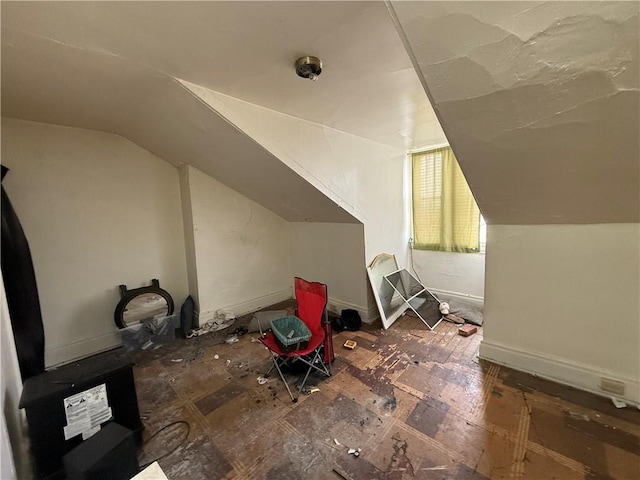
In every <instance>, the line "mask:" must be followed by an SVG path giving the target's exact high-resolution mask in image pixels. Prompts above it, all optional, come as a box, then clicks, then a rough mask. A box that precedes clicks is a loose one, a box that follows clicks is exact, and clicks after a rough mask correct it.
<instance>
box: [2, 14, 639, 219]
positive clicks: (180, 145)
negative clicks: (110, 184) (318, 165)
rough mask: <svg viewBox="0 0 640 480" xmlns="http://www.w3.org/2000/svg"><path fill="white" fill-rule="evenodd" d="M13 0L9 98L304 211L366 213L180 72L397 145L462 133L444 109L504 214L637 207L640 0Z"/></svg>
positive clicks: (577, 214) (5, 107)
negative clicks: (302, 59) (289, 161)
mask: <svg viewBox="0 0 640 480" xmlns="http://www.w3.org/2000/svg"><path fill="white" fill-rule="evenodd" d="M0 8H1V9H2V17H1V20H2V114H3V115H5V116H10V117H15V118H22V119H26V120H34V121H43V122H53V123H58V124H62V125H71V126H77V127H84V128H93V129H98V130H104V131H108V132H114V133H117V134H120V135H122V136H124V137H126V138H129V139H130V140H132V141H134V142H136V143H138V144H139V145H141V146H143V147H144V148H146V149H148V150H149V151H151V152H153V153H155V154H156V155H158V156H159V157H161V158H163V159H165V160H167V161H169V162H171V163H174V164H175V165H180V164H182V163H189V164H191V165H194V166H195V167H197V168H199V169H200V170H202V171H204V172H205V173H208V174H210V175H212V176H214V177H216V178H218V179H219V180H221V181H222V182H224V183H226V184H227V185H229V186H230V187H232V188H234V189H235V190H237V191H239V192H240V193H242V194H244V195H246V196H247V197H249V198H251V199H253V200H255V201H257V202H259V203H261V204H262V205H264V206H265V207H267V208H270V209H271V210H273V211H274V212H275V213H277V214H279V215H281V216H282V217H283V218H285V219H288V220H292V221H304V220H308V221H333V222H345V221H346V222H353V221H356V219H354V218H353V217H352V216H351V215H350V214H349V213H348V212H346V211H344V210H343V209H341V208H340V207H339V206H337V205H335V204H333V202H331V201H329V200H328V199H326V198H324V195H322V194H321V193H320V192H318V191H316V190H315V188H314V187H312V186H311V185H309V184H308V183H307V182H306V181H305V180H304V179H302V178H300V177H297V176H295V175H294V174H293V173H292V172H290V171H288V170H287V169H286V167H284V166H283V165H281V164H280V162H279V161H278V159H276V158H275V157H273V156H272V155H271V154H269V153H268V152H266V151H265V150H264V149H262V148H261V147H260V146H259V145H257V144H256V143H255V142H254V141H253V140H252V139H250V138H248V137H247V136H246V135H244V134H243V133H242V132H240V131H238V130H237V129H236V128H235V127H234V126H232V125H230V124H228V123H227V122H226V121H225V120H224V119H222V118H221V117H220V116H219V115H217V114H216V113H215V112H214V111H212V110H211V109H210V108H209V107H207V106H206V105H204V104H203V103H202V102H200V101H199V100H198V99H197V98H195V97H194V96H193V95H192V94H191V93H190V92H188V91H187V90H186V89H185V88H184V87H183V86H182V85H181V84H180V82H178V81H177V79H181V80H186V81H188V82H191V83H193V84H197V85H202V86H204V87H207V88H209V89H212V90H215V91H218V92H222V93H224V94H227V95H231V96H234V97H237V98H241V99H243V100H245V101H248V102H251V103H255V104H257V105H261V106H264V107H267V108H271V109H273V110H276V111H280V112H284V113H287V114H290V115H293V116H295V117H298V118H302V119H305V120H309V121H313V122H317V123H320V124H323V125H327V126H330V127H333V128H337V129H339V130H343V131H345V132H349V133H352V134H354V135H358V136H361V137H363V138H367V139H370V140H374V141H377V142H381V143H383V144H386V145H391V146H393V147H395V148H398V149H399V152H401V151H404V150H406V149H412V148H418V147H424V146H428V145H434V144H438V143H443V142H445V141H446V138H445V137H444V133H443V132H442V129H441V128H440V124H439V123H438V118H436V116H437V117H439V119H440V121H441V123H442V125H443V126H444V128H445V130H446V132H447V138H449V140H450V143H451V144H452V146H453V148H454V150H455V152H456V155H457V156H458V159H459V161H460V163H461V165H462V167H463V170H464V172H465V175H466V177H467V179H468V181H469V183H470V185H471V187H472V190H473V192H474V194H475V195H476V198H477V200H478V204H479V205H480V208H481V210H482V212H483V214H484V216H485V218H486V219H487V221H488V222H489V223H494V224H544V223H614V222H638V221H640V205H639V202H640V198H639V197H640V195H639V194H638V191H639V188H640V175H639V172H638V170H639V169H640V159H639V157H640V147H639V145H638V144H639V139H638V137H639V136H638V131H639V130H640V125H639V120H638V112H639V108H640V105H639V94H638V91H639V90H638V83H639V77H640V75H639V73H638V43H639V42H638V3H637V2H622V3H617V2H601V3H595V2H557V1H550V2H457V1H456V2H431V1H429V2H405V1H401V2H391V3H389V2H387V3H386V4H385V3H382V2H306V1H304V2H303V1H300V2H271V1H265V2H6V1H3V2H2V3H1V4H0ZM304 54H312V55H317V56H320V57H321V58H322V59H323V61H324V64H325V65H324V66H325V68H324V72H323V74H322V76H321V77H320V79H319V80H318V81H317V82H310V81H308V80H303V79H300V78H298V77H296V76H295V74H294V73H293V65H292V64H293V61H294V60H295V58H297V57H298V56H300V55H304ZM414 67H415V68H414ZM425 92H426V93H425ZM427 95H429V96H430V97H431V103H432V104H433V105H434V106H435V110H436V113H435V114H434V111H433V109H432V108H431V106H430V104H429V100H428V98H427ZM283 191H284V192H288V193H287V195H285V197H286V198H283V197H282V195H281V194H280V193H279V192H283ZM276 192H278V193H276ZM289 193H290V195H289ZM300 199H303V201H301V200H300Z"/></svg>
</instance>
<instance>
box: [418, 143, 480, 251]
mask: <svg viewBox="0 0 640 480" xmlns="http://www.w3.org/2000/svg"><path fill="white" fill-rule="evenodd" d="M411 157H412V159H411V161H412V189H413V205H412V206H413V239H414V248H418V249H423V250H441V251H445V252H479V251H480V209H479V208H478V205H477V204H476V201H475V199H474V198H473V194H472V193H471V190H470V189H469V185H468V184H467V181H466V180H465V178H464V175H463V173H462V170H461V169H460V166H459V165H458V162H457V160H456V158H455V156H454V155H453V151H452V150H451V148H450V147H443V148H437V149H434V150H429V151H426V152H419V153H414V154H412V155H411Z"/></svg>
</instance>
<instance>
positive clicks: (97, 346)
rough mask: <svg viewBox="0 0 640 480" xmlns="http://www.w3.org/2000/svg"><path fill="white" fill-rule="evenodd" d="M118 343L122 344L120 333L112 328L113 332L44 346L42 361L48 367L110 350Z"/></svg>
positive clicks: (118, 344) (117, 345)
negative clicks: (64, 343) (63, 343)
mask: <svg viewBox="0 0 640 480" xmlns="http://www.w3.org/2000/svg"><path fill="white" fill-rule="evenodd" d="M114 328H115V327H114ZM120 345H122V340H120V334H119V333H118V332H117V331H116V330H114V331H113V332H107V333H103V334H102V335H98V336H97V337H91V338H87V339H84V340H80V341H77V342H73V343H70V344H67V345H53V346H51V347H45V351H44V363H45V366H46V368H47V369H48V368H51V367H56V366H58V365H62V364H64V363H69V362H72V361H73V360H77V359H79V358H84V357H88V356H90V355H95V354H96V353H100V352H104V351H106V350H111V349H112V348H115V347H119V346H120Z"/></svg>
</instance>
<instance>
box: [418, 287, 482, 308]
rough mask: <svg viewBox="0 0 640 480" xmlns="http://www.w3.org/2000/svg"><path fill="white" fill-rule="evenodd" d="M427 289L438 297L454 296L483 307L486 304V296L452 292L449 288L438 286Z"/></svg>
mask: <svg viewBox="0 0 640 480" xmlns="http://www.w3.org/2000/svg"><path fill="white" fill-rule="evenodd" d="M427 289H428V290H429V291H430V292H431V293H433V294H434V295H435V296H436V297H438V298H440V296H443V297H453V298H457V299H459V300H464V301H465V302H467V303H470V304H472V305H474V306H476V307H479V308H482V307H483V306H484V297H478V296H477V295H469V294H467V293H460V292H450V291H448V290H440V289H438V288H430V287H427Z"/></svg>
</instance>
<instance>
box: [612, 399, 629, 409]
mask: <svg viewBox="0 0 640 480" xmlns="http://www.w3.org/2000/svg"><path fill="white" fill-rule="evenodd" d="M611 401H612V402H613V404H614V405H615V406H616V408H625V407H626V406H627V403H626V402H625V401H624V400H620V399H619V398H616V397H611Z"/></svg>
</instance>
